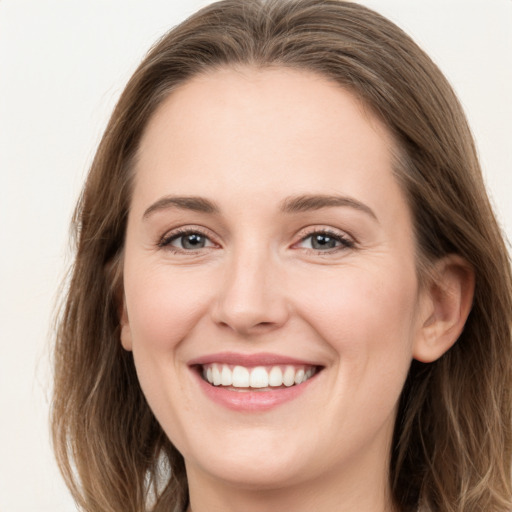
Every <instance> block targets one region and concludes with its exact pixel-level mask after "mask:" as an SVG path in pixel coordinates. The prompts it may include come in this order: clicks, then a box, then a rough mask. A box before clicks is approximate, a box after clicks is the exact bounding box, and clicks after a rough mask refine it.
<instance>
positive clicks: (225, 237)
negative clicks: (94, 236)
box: [121, 68, 471, 512]
mask: <svg viewBox="0 0 512 512" xmlns="http://www.w3.org/2000/svg"><path fill="white" fill-rule="evenodd" d="M393 149H394V142H393V140H392V138H391V137H390V135H389V133H388V132H387V130H386V129H385V128H384V126H383V125H382V124H381V123H380V122H379V121H378V120H377V119H375V118H373V117H372V116H371V114H369V113H368V111H367V110H364V109H363V108H362V106H361V105H360V103H359V102H358V101H357V100H356V99H355V98H354V97H353V96H352V95H351V94H350V93H348V92H347V91H345V90H343V89H341V88H340V87H339V86H337V85H335V84H332V83H330V82H329V81H327V80H326V79H324V78H322V77H319V76H316V75H314V74H309V73H307V72H303V71H294V70H285V69H267V70H256V69H251V68H241V69H237V70H234V69H223V70H217V71H215V72H211V73H209V74H205V75H202V76H199V77H195V78H194V79H192V80H191V81H190V82H188V83H187V84H185V85H184V86H182V87H181V88H179V89H178V90H176V91H174V92H173V93H172V94H171V95H170V96H169V97H168V98H167V99H166V100H165V101H164V102H163V103H162V105H161V106H160V107H159V109H158V110H157V112H156V114H155V115H154V116H153V118H152V119H151V121H150V122H149V124H148V126H147V129H146V131H145V134H144V137H143V139H142V143H141V146H140V151H139V155H138V160H137V165H136V170H135V172H136V175H135V185H134V190H133V199H132V205H131V210H130V214H129V220H128V228H127V237H126V248H125V260H124V303H123V306H122V314H121V327H122V330H121V341H122V344H123V346H124V348H125V349H126V350H131V351H133V357H134V360H135V365H136V368H137V372H138V376H139V380H140V383H141V386H142V389H143V391H144V393H145V395H146V397H147V399H148V402H149V404H150V407H151V408H152V410H153V411H154V414H155V415H156V417H157V419H158V421H159V422H160V424H161V425H162V427H163V429H164V430H165V432H166V433H167V435H168V436H169V438H170V439H171V440H172V442H173V443H174V444H175V446H176V447H177V448H178V449H179V450H180V452H181V453H182V454H183V456H184V458H185V463H186V469H187V476H188V480H189V487H190V503H191V510H193V511H194V512H203V511H204V512H206V511H209V512H212V511H223V512H225V511H240V510H244V511H249V512H256V511H258V512H259V511H269V510H270V511H273V510H294V511H299V512H300V511H306V510H308V511H310V510H316V511H320V512H321V511H327V510H329V511H332V510H337V511H342V512H343V511H355V510H357V511H359V512H370V511H372V512H377V511H391V510H393V506H392V503H391V499H390V493H389V484H388V465H389V451H390V445H391V437H392V431H393V425H394V420H395V415H396V406H397V401H398V399H399V395H400V392H401V389H402V386H403V383H404V380H405V378H406V375H407V371H408V369H409V366H410V363H411V360H412V359H413V358H414V357H416V358H418V359H421V360H423V361H431V360H434V359H436V358H437V357H439V356H440V355H441V354H442V353H444V351H446V350H447V349H448V348H449V347H450V346H451V344H452V343H453V342H454V341H455V339H456V337H457V336H458V333H459V332H460V330H461V329H462V325H463V322H464V320H465V315H466V310H467V309H468V308H469V306H467V304H468V297H469V302H470V295H471V286H466V285H464V282H467V281H468V279H467V278H468V272H467V271H465V270H463V269H464V267H463V265H462V263H461V262H460V261H458V260H457V259H456V258H452V259H447V260H446V261H444V262H441V263H440V264H439V265H438V270H439V276H440V279H439V280H438V282H437V284H436V285H435V290H434V285H432V286H431V287H425V288H420V286H419V283H418V277H417V271H416V261H415V244H414V237H413V228H412V219H411V214H410V210H409V207H408V205H407V203H406V200H405V196H404V193H403V191H402V190H401V188H400V186H399V185H398V183H397V181H396V180H395V178H394V176H393V172H392V151H393ZM311 194H315V195H321V196H325V195H329V196H333V195H335V196H341V197H344V198H350V200H351V201H357V205H356V206H355V205H354V204H355V203H353V204H344V205H338V206H328V207H323V208H318V209H309V210H307V211H293V212H284V211H282V204H283V202H284V201H286V200H287V199H289V198H290V197H296V196H302V195H311ZM169 195H172V196H173V197H175V196H186V197H189V196H194V197H197V196H198V197H201V198H205V199H207V200H209V201H212V202H214V203H215V205H216V206H217V207H218V210H219V211H218V212H216V213H211V212H201V211H193V210H191V209H189V208H186V207H183V206H184V205H183V204H181V206H176V205H169V204H168V205H167V207H165V208H163V207H160V208H158V207H156V206H155V204H157V205H158V204H159V205H160V206H162V203H158V202H159V201H160V200H161V199H162V198H163V197H166V196H169ZM360 205H363V206H360ZM148 209H149V210H150V211H148ZM145 212H147V213H146V214H145ZM177 229H185V230H187V229H188V230H192V231H199V232H200V233H201V234H202V235H203V236H205V237H207V239H206V240H207V242H206V244H205V246H204V247H200V248H199V249H192V250H190V249H187V248H185V247H184V246H183V241H184V239H183V238H180V237H179V235H180V233H177V232H176V230H177ZM326 230H327V231H328V232H329V233H330V234H331V236H334V237H341V238H342V240H347V241H348V243H347V242H343V241H340V242H336V243H335V245H336V246H335V247H334V248H331V249H328V250H325V249H314V248H312V238H311V234H312V233H313V232H314V233H318V232H325V231H326ZM170 235H175V238H174V239H173V241H172V243H171V244H168V245H165V246H162V244H161V241H162V238H165V237H167V241H169V238H172V237H171V236H170ZM181 235H182V233H181ZM461 269H462V270H461ZM225 351H230V352H236V353H241V354H254V353H260V352H270V353H273V354H279V355H284V356H289V357H293V358H300V359H303V360H306V361H312V362H314V363H315V364H318V365H321V366H322V368H323V369H322V371H321V372H320V373H319V374H318V375H317V376H316V377H315V378H314V379H312V380H311V381H310V383H309V385H308V388H307V390H306V391H304V392H303V393H302V394H301V395H300V396H298V397H297V398H295V399H294V400H291V401H289V402H286V403H284V404H281V405H279V406H278V407H275V408H273V409H271V410H268V411H264V412H244V413H241V412H239V411H235V410H230V409H228V408H225V407H223V406H221V405H219V404H217V403H214V402H212V401H211V400H210V398H208V397H207V396H206V395H205V394H204V393H203V392H202V391H201V389H200V386H199V385H198V382H197V378H196V376H195V375H194V374H193V372H192V371H191V369H190V367H189V365H188V362H189V361H191V360H192V359H193V358H197V357H200V356H203V355H206V354H212V353H218V352H225Z"/></svg>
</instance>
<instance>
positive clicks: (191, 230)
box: [156, 225, 219, 254]
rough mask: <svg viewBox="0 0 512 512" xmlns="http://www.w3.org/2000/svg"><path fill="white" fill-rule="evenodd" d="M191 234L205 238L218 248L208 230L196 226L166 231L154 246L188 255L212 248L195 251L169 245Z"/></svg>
mask: <svg viewBox="0 0 512 512" xmlns="http://www.w3.org/2000/svg"><path fill="white" fill-rule="evenodd" d="M192 234H199V235H201V236H203V237H205V238H206V239H208V240H209V241H210V242H211V243H212V244H213V246H219V244H218V242H216V241H215V237H214V236H212V233H211V231H210V230H208V229H206V228H204V227H202V226H197V225H187V226H181V227H178V228H174V229H171V230H169V231H166V232H165V233H164V234H163V235H162V236H161V237H160V238H159V239H158V242H157V244H156V245H157V246H158V247H159V248H161V249H169V250H173V251H174V252H186V253H188V254H193V253H194V252H197V251H201V250H204V249H211V248H212V246H209V247H201V248H199V249H197V250H193V249H192V250H185V249H180V248H179V247H174V246H172V245H171V243H172V242H173V241H174V240H177V239H178V238H180V237H182V236H186V235H192Z"/></svg>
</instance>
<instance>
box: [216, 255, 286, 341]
mask: <svg viewBox="0 0 512 512" xmlns="http://www.w3.org/2000/svg"><path fill="white" fill-rule="evenodd" d="M278 267H279V265H278V262H277V261H275V257H273V255H271V254H268V252H267V251H264V250H257V251H255V250H252V251H251V250H246V251H239V252H238V253H237V254H233V255H232V258H230V260H229V263H228V264H227V265H226V272H225V273H224V275H223V276H222V277H223V279H222V283H221V284H220V285H219V291H218V293H217V296H216V300H215V304H214V307H213V308H212V316H213V320H214V322H215V323H216V324H217V325H220V326H222V327H225V328H229V329H231V330H232V331H234V332H236V333H237V334H240V335H243V336H249V335H255V334H261V333H264V332H269V331H273V330H275V329H277V328H279V327H281V326H283V325H284V324H285V323H286V321H287V320H288V317H289V305H288V301H287V300H286V293H285V289H284V282H283V281H284V280H283V277H282V273H280V272H279V268H278Z"/></svg>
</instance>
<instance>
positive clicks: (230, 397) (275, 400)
mask: <svg viewBox="0 0 512 512" xmlns="http://www.w3.org/2000/svg"><path fill="white" fill-rule="evenodd" d="M192 370H193V373H194V374H195V376H196V378H197V379H198V381H199V386H200V388H201V390H202V391H203V392H204V394H205V395H206V396H207V397H208V398H209V399H210V400H212V401H213V402H216V403H218V404H220V405H222V406H224V407H227V408H228V409H232V410H235V411H239V412H262V411H268V410H270V409H273V408H274V407H277V406H279V405H281V404H284V403H286V402H289V401H291V400H294V399H295V398H297V397H299V396H300V395H302V394H303V393H304V392H305V391H307V389H308V388H309V387H310V384H311V382H312V381H314V380H316V377H318V374H315V375H314V376H313V377H311V378H310V379H308V380H307V381H306V382H303V383H301V384H296V385H294V386H290V387H289V388H276V389H272V388H271V390H270V391H233V390H230V389H226V388H223V387H222V386H212V385H211V384H209V383H208V382H206V381H205V380H204V379H203V378H202V377H201V376H200V375H199V373H198V372H197V370H194V369H192Z"/></svg>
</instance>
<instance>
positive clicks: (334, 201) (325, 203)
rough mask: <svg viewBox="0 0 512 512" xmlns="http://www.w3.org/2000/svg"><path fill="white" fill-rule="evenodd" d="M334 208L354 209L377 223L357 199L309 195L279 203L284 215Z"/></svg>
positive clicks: (373, 214)
mask: <svg viewBox="0 0 512 512" xmlns="http://www.w3.org/2000/svg"><path fill="white" fill-rule="evenodd" d="M336 206H348V207H349V208H355V209H356V210H359V211H361V212H364V213H366V214H368V215H369V216H370V217H372V218H373V219H374V220H376V221H378V219H377V215H375V212H374V211H373V210H372V209H371V208H370V207H369V206H367V205H366V204H364V203H361V202H360V201H358V200H357V199H353V198H352V197H346V196H337V195H321V194H320V195H318V194H311V195H300V196H295V197H289V198H287V199H285V200H284V201H283V202H282V203H281V210H282V211H283V212H284V213H298V212H307V211H312V210H320V209H322V208H332V207H336Z"/></svg>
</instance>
